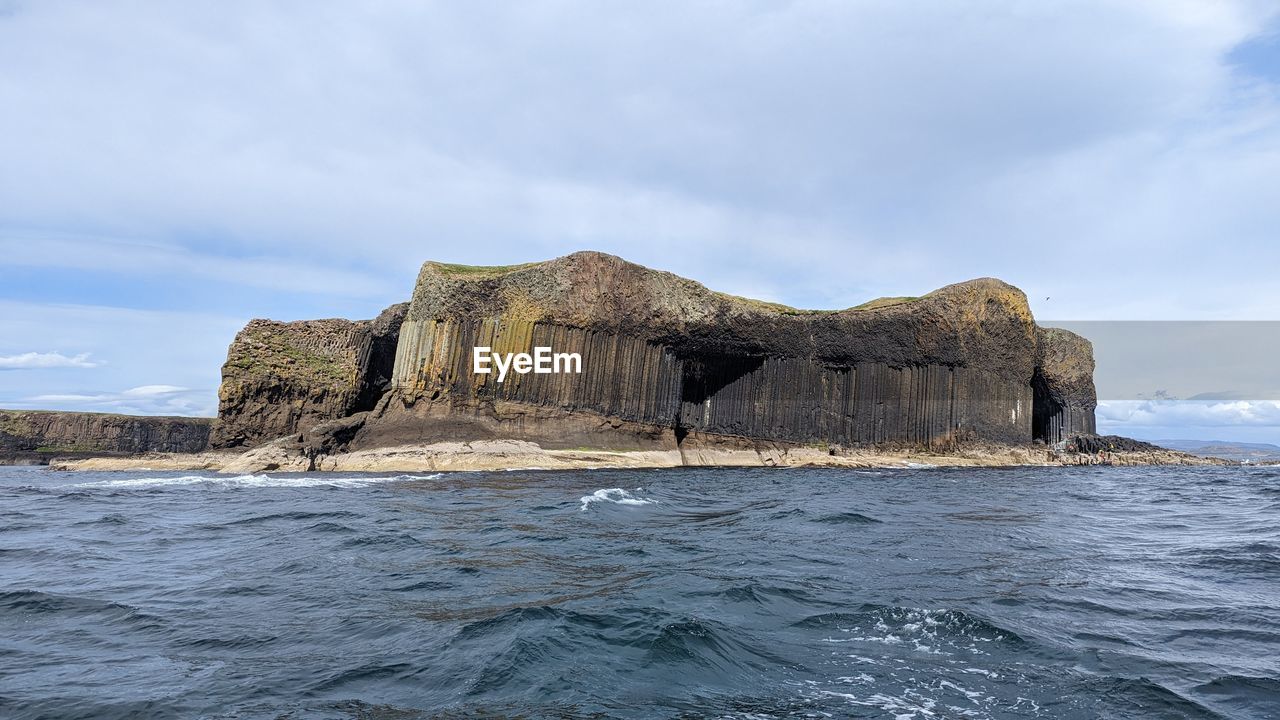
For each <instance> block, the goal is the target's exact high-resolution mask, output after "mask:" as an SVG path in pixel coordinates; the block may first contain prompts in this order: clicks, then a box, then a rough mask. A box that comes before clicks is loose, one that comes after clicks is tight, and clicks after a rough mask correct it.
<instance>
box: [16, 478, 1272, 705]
mask: <svg viewBox="0 0 1280 720" xmlns="http://www.w3.org/2000/svg"><path fill="white" fill-rule="evenodd" d="M1278 520H1280V468H1265V467H1252V468H1250V467H1137V468H1124V467H1081V468H1031V467H1024V468H1009V469H990V468H981V469H947V468H930V467H911V468H903V469H883V470H852V469H772V468H751V469H723V468H722V469H716V468H702V469H692V468H689V469H663V470H625V471H624V470H605V469H602V470H583V471H572V472H562V471H512V472H465V473H463V472H459V473H418V474H377V475H373V474H303V475H297V474H276V473H267V474H259V475H243V476H238V477H237V476H219V475H215V474H211V473H175V472H147V471H141V472H129V473H121V472H111V473H106V472H103V473H92V472H85V473H65V472H55V471H50V470H48V469H46V468H35V467H6V468H0V717H3V718H7V719H11V720H21V719H28V718H51V719H53V718H56V719H58V720H65V719H69V718H94V719H100V718H237V719H245V718H272V719H292V718H298V719H310V718H321V719H326V718H334V719H338V718H342V719H359V720H411V719H414V718H491V717H492V718H498V717H518V718H558V719H565V718H614V717H617V718H741V719H743V720H748V719H749V720H761V719H766V718H894V719H897V720H909V719H921V720H923V719H929V718H1173V719H1176V718H1280V522H1278Z"/></svg>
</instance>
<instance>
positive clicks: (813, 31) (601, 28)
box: [0, 0, 1280, 441]
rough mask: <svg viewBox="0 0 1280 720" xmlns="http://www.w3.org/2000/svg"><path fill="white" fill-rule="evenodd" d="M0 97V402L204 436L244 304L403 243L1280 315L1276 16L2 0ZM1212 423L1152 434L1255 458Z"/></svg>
mask: <svg viewBox="0 0 1280 720" xmlns="http://www.w3.org/2000/svg"><path fill="white" fill-rule="evenodd" d="M0 109H3V112H0V158H2V161H0V277H2V278H3V282H2V283H0V406H5V407H57V408H68V409H100V410H115V411H127V412H144V413H165V412H170V413H199V414H212V413H213V412H214V410H215V407H216V396H215V392H216V387H217V383H218V371H219V366H220V365H221V362H222V360H223V359H224V356H225V349H226V345H227V343H228V342H229V341H230V339H231V337H232V336H233V335H234V333H235V331H236V330H237V329H238V328H239V327H240V326H241V325H242V324H243V323H244V322H245V321H246V320H247V319H249V318H250V317H260V316H265V317H272V318H277V319H299V318H312V317H333V316H340V317H354V318H359V317H371V316H372V315H374V314H375V313H376V312H377V311H378V310H380V309H381V308H382V307H384V306H386V305H388V304H390V303H392V302H396V301H400V300H403V299H405V298H406V297H407V295H408V293H409V290H410V287H411V283H412V280H413V276H414V274H415V272H416V270H417V267H418V266H419V265H420V264H421V262H422V261H423V260H426V259H438V260H446V261H453V262H463V263H471V264H506V263H512V262H521V261H529V260H538V259H544V258H548V257H554V256H558V255H562V254H565V253H567V252H571V251H574V250H579V249H587V248H590V249H598V250H604V251H607V252H612V253H616V254H619V255H622V256H624V257H627V258H629V259H632V260H635V261H637V262H641V263H643V264H646V265H650V266H653V267H658V268H662V269H668V270H672V271H675V272H678V273H680V274H682V275H686V276H689V277H693V278H695V279H698V280H700V281H702V282H704V283H706V284H707V285H709V286H711V287H713V288H716V289H720V290H725V291H729V292H733V293H738V294H746V295H752V296H756V297H761V298H767V299H771V300H777V301H782V302H786V303H789V304H793V305H799V306H809V307H825V308H830V307H843V306H848V305H852V304H856V303H859V302H862V301H864V300H866V299H868V298H871V297H875V296H879V295H915V294H920V293H922V292H925V291H927V290H930V289H932V288H935V287H938V286H940V285H943V284H946V283H950V282H955V281H959V280H964V279H968V278H972V277H979V276H987V275H993V276H997V277H1000V278H1003V279H1005V280H1007V281H1009V282H1012V283H1014V284H1016V285H1018V286H1020V287H1022V288H1024V289H1025V290H1026V291H1027V293H1028V295H1029V296H1030V297H1031V298H1032V301H1033V308H1034V310H1035V312H1036V315H1037V317H1039V318H1041V319H1042V320H1076V321H1079V320H1277V319H1280V312H1277V308H1280V283H1278V282H1277V279H1276V268H1277V267H1280V242H1277V241H1276V237H1275V235H1276V233H1277V229H1278V228H1280V17H1278V16H1277V6H1276V4H1275V3H1274V2H1269V1H1263V2H1249V1H1246V0H1240V1H1238V2H1237V1H1234V0H1115V1H1105V0H1080V1H1077V2H1053V1H1051V0H1046V1H1044V2H1037V3H1026V2H1016V1H1014V0H1008V1H996V0H990V1H983V0H969V1H966V2H955V1H953V0H947V1H945V2H943V1H939V2H932V3H931V2H919V3H901V2H893V1H890V0H885V1H884V2H811V3H810V2H796V3H788V2H765V1H759V2H739V1H735V2H707V3H702V2H689V3H671V4H667V5H661V6H660V5H657V4H654V3H585V2H584V3H574V2H563V1H561V2H521V3H505V2H504V3H491V4H490V3H483V2H468V3H448V4H432V3H422V2H375V3H323V2H306V3H303V2H280V3H272V2H245V3H236V2H219V3H162V2H155V3H151V2H61V1H59V0H40V1H39V2H35V1H34V0H32V1H30V2H27V1H23V0H0ZM1246 404H1247V403H1246ZM1224 407H1225V405H1224V406H1222V407H1211V408H1209V410H1206V411H1205V412H1204V413H1201V414H1199V415H1196V416H1195V417H1192V418H1188V417H1179V418H1173V419H1171V420H1170V422H1171V423H1174V424H1176V425H1178V426H1179V427H1181V428H1183V429H1184V430H1185V429H1186V428H1192V429H1193V430H1186V432H1182V433H1181V434H1182V435H1184V436H1186V434H1187V433H1191V435H1197V434H1199V435H1201V436H1203V433H1202V432H1201V431H1202V430H1203V431H1212V430H1214V429H1215V428H1219V427H1222V428H1226V430H1224V432H1227V431H1230V432H1231V433H1235V434H1237V435H1240V434H1241V433H1239V432H1236V431H1237V430H1241V428H1242V427H1243V428H1244V429H1243V430H1241V432H1243V435H1247V436H1248V437H1249V438H1250V439H1266V438H1272V439H1274V440H1276V441H1280V434H1278V433H1277V432H1276V431H1277V429H1278V428H1277V423H1280V420H1277V419H1276V413H1272V414H1270V415H1268V414H1267V412H1258V411H1259V409H1260V408H1261V409H1262V410H1267V407H1269V406H1267V407H1264V406H1260V405H1258V404H1256V403H1255V404H1254V405H1251V406H1249V408H1248V412H1247V413H1244V414H1241V413H1239V412H1237V413H1235V414H1234V415H1233V414H1232V413H1231V412H1228V411H1227V410H1229V408H1228V409H1225V410H1224ZM1271 409H1273V410H1274V409H1275V408H1271ZM1180 412H1181V411H1180ZM1158 414H1159V413H1157V415H1158ZM1246 416H1247V417H1246ZM1102 417H1103V419H1104V421H1105V422H1106V423H1110V425H1104V427H1109V428H1111V429H1119V428H1122V427H1123V426H1124V425H1125V423H1130V424H1133V417H1132V414H1131V415H1130V417H1129V419H1127V420H1126V419H1125V417H1124V413H1123V412H1120V411H1115V408H1114V407H1112V408H1111V409H1104V412H1103V414H1102ZM1257 417H1264V418H1270V419H1269V420H1267V421H1266V422H1262V423H1259V422H1255V421H1254V420H1250V418H1255V419H1256V418H1257ZM1224 418H1225V419H1224ZM1142 421H1143V422H1144V423H1149V421H1150V418H1149V417H1145V416H1144V417H1143V418H1142ZM1201 422H1205V423H1208V424H1207V425H1204V426H1201V425H1198V423H1201ZM1155 427H1156V428H1157V430H1156V432H1155V434H1156V435H1159V434H1160V427H1161V426H1160V425H1158V424H1157V425H1156V426H1155ZM1148 434H1150V433H1148ZM1243 435H1241V436H1242V437H1243Z"/></svg>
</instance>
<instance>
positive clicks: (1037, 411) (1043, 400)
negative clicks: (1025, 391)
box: [1031, 367, 1062, 444]
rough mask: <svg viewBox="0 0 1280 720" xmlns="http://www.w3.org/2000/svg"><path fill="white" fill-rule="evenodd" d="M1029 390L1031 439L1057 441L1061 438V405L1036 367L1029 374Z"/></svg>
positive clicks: (1050, 442) (1048, 441)
mask: <svg viewBox="0 0 1280 720" xmlns="http://www.w3.org/2000/svg"><path fill="white" fill-rule="evenodd" d="M1031 392H1032V396H1031V439H1032V440H1042V441H1044V442H1045V443H1048V444H1053V443H1056V442H1058V441H1059V440H1061V439H1062V438H1061V437H1059V436H1060V435H1061V434H1062V429H1061V423H1062V405H1061V404H1060V403H1058V401H1057V400H1055V399H1054V398H1053V394H1052V393H1050V392H1049V382H1048V381H1047V380H1045V377H1044V373H1043V372H1041V371H1040V368H1038V367H1037V368H1036V370H1035V373H1034V374H1032V376H1031Z"/></svg>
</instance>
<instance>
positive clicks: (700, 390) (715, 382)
mask: <svg viewBox="0 0 1280 720" xmlns="http://www.w3.org/2000/svg"><path fill="white" fill-rule="evenodd" d="M764 360H765V359H764V357H762V356H744V355H725V354H719V353H709V354H700V355H692V356H689V357H686V358H684V360H683V362H682V369H681V373H680V409H679V410H678V411H677V413H676V418H675V434H676V444H677V445H680V444H683V443H684V440H685V438H686V437H688V436H689V433H690V432H692V431H695V430H707V431H711V432H729V433H731V432H732V424H733V423H732V421H731V422H730V424H729V425H727V426H722V424H723V423H722V422H721V423H717V422H716V421H715V420H713V419H712V418H711V417H710V416H709V409H708V405H707V401H708V400H711V399H712V398H714V397H715V396H716V394H717V393H719V392H720V391H721V390H723V389H725V388H726V387H728V386H729V385H731V384H732V383H734V382H736V381H738V380H740V379H742V378H743V377H745V376H747V375H749V374H751V373H753V372H755V371H757V370H759V369H760V367H761V366H762V365H764ZM726 410H727V411H728V413H727V415H728V416H729V417H734V416H735V414H736V413H738V412H740V411H741V410H742V409H740V408H732V407H730V408H726Z"/></svg>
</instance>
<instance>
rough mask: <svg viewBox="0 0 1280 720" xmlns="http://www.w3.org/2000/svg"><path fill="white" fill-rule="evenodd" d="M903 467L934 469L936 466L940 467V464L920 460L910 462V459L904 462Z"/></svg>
mask: <svg viewBox="0 0 1280 720" xmlns="http://www.w3.org/2000/svg"><path fill="white" fill-rule="evenodd" d="M902 467H904V468H907V469H909V470H933V469H934V468H936V467H938V466H937V465H931V464H929V463H918V462H910V461H908V462H904V463H902Z"/></svg>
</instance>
